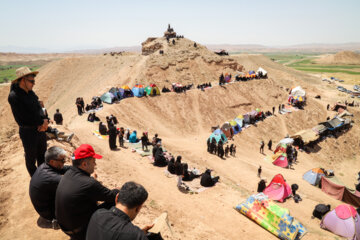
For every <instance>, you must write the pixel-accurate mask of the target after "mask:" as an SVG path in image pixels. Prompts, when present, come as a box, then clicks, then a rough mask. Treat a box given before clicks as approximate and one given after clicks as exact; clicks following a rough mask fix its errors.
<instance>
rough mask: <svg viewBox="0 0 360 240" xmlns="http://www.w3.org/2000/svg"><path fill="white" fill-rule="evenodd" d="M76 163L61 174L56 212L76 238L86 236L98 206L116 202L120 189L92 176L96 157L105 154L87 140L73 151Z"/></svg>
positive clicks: (66, 231) (63, 228)
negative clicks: (104, 184) (105, 184)
mask: <svg viewBox="0 0 360 240" xmlns="http://www.w3.org/2000/svg"><path fill="white" fill-rule="evenodd" d="M74 157H75V160H73V166H72V167H71V168H70V169H69V170H68V171H67V172H66V173H65V174H64V176H63V177H62V178H61V180H60V183H59V185H58V188H57V190H56V199H55V214H56V217H57V220H58V223H59V225H60V227H61V229H62V230H63V231H64V232H65V233H66V234H68V235H69V236H71V237H72V238H75V239H85V235H86V228H87V225H88V223H89V220H90V218H91V215H92V214H93V213H94V212H95V211H96V210H97V209H98V208H99V207H98V204H97V203H98V201H104V204H103V207H105V206H106V207H110V206H113V205H114V203H115V202H114V200H115V196H116V194H117V193H118V190H116V189H114V190H110V189H108V188H106V187H104V186H103V185H102V184H101V183H100V182H98V181H97V180H95V179H94V178H92V177H90V174H91V173H93V172H94V168H95V166H96V162H95V159H100V158H102V156H101V155H98V154H96V153H95V152H94V149H93V148H92V147H91V146H90V145H88V144H82V145H81V146H80V147H79V148H77V149H76V150H75V152H74Z"/></svg>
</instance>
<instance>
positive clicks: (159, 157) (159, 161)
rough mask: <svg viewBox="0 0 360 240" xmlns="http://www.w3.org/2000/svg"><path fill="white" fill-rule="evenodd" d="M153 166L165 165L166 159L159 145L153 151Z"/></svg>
mask: <svg viewBox="0 0 360 240" xmlns="http://www.w3.org/2000/svg"><path fill="white" fill-rule="evenodd" d="M154 166H157V167H165V166H167V161H166V158H165V156H164V152H163V149H162V147H161V146H159V147H158V149H157V150H156V153H155V160H154Z"/></svg>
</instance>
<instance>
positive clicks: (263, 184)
mask: <svg viewBox="0 0 360 240" xmlns="http://www.w3.org/2000/svg"><path fill="white" fill-rule="evenodd" d="M265 188H266V179H261V180H260V182H259V183H258V188H257V192H258V193H259V192H263V191H264V190H265Z"/></svg>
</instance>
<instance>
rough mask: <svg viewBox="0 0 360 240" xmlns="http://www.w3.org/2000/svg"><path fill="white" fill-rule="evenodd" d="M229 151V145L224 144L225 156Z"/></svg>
mask: <svg viewBox="0 0 360 240" xmlns="http://www.w3.org/2000/svg"><path fill="white" fill-rule="evenodd" d="M229 151H230V148H229V145H226V148H225V157H228V155H229Z"/></svg>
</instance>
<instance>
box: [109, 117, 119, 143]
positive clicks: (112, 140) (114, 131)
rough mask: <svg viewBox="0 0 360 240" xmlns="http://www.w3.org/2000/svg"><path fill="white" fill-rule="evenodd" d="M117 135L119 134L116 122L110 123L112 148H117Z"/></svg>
mask: <svg viewBox="0 0 360 240" xmlns="http://www.w3.org/2000/svg"><path fill="white" fill-rule="evenodd" d="M116 136H117V130H116V127H115V126H114V124H112V123H110V124H109V147H110V149H111V150H116V149H117V146H116Z"/></svg>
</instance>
